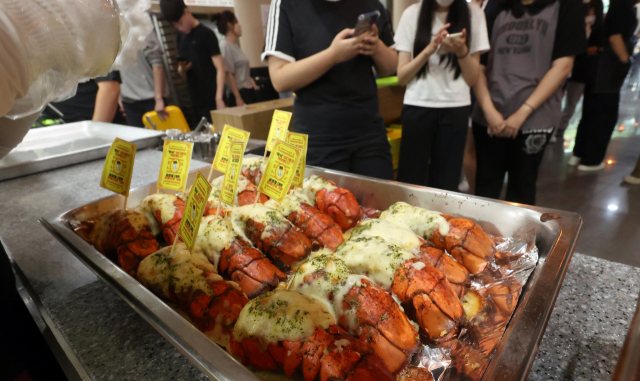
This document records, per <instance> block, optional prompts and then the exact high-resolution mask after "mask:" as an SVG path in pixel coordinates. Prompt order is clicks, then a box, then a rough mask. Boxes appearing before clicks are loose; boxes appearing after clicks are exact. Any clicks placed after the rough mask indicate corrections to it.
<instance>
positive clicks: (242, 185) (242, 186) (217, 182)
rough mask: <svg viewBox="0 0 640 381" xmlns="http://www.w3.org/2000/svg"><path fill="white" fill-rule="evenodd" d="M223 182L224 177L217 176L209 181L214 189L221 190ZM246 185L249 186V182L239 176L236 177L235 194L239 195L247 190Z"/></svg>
mask: <svg viewBox="0 0 640 381" xmlns="http://www.w3.org/2000/svg"><path fill="white" fill-rule="evenodd" d="M223 182H224V175H222V176H218V177H216V178H215V179H213V180H212V181H211V185H212V186H213V187H214V188H215V189H218V190H222V183H223ZM248 184H249V180H248V179H247V178H246V177H244V176H242V175H240V176H239V177H238V188H237V190H236V192H237V193H236V194H240V193H242V192H244V191H245V190H246V189H247V185H248ZM236 201H237V200H236Z"/></svg>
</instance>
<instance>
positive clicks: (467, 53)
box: [456, 49, 469, 60]
mask: <svg viewBox="0 0 640 381" xmlns="http://www.w3.org/2000/svg"><path fill="white" fill-rule="evenodd" d="M468 55H469V49H467V52H466V53H465V54H463V55H462V57H458V56H456V58H457V59H459V60H461V59H463V58H465V57H466V56H468Z"/></svg>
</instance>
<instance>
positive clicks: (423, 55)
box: [398, 24, 450, 86]
mask: <svg viewBox="0 0 640 381" xmlns="http://www.w3.org/2000/svg"><path fill="white" fill-rule="evenodd" d="M449 26H450V24H446V25H445V26H443V27H442V28H440V30H439V31H438V33H436V35H435V37H434V38H433V40H431V43H430V44H429V45H427V47H425V48H424V49H423V50H422V51H421V52H420V54H418V55H417V56H416V57H414V58H413V59H411V53H409V52H400V54H399V56H398V84H399V85H400V86H406V85H407V83H409V82H411V80H412V79H413V78H414V77H415V76H416V75H417V74H418V72H419V71H420V69H421V68H422V67H423V66H424V65H425V64H426V63H427V61H429V58H430V57H431V55H433V54H434V53H435V52H436V50H438V47H440V44H441V43H442V40H443V39H444V37H445V36H446V35H447V30H446V29H447V28H448V27H449Z"/></svg>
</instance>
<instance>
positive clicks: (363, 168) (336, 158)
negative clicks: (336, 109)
mask: <svg viewBox="0 0 640 381" xmlns="http://www.w3.org/2000/svg"><path fill="white" fill-rule="evenodd" d="M377 127H378V128H376V129H375V131H374V132H372V133H371V134H368V135H365V136H361V137H360V139H358V141H357V142H352V141H350V142H344V141H342V140H341V139H340V138H339V137H336V139H335V141H333V142H327V143H328V144H322V145H318V144H317V142H316V144H313V143H312V142H313V138H312V137H309V147H308V150H307V164H309V165H315V166H318V167H323V168H328V169H335V170H337V171H344V172H350V173H355V174H358V175H364V176H371V177H377V178H379V179H384V180H393V163H392V158H391V146H390V145H389V140H388V139H387V135H386V130H385V129H384V126H383V125H381V126H377Z"/></svg>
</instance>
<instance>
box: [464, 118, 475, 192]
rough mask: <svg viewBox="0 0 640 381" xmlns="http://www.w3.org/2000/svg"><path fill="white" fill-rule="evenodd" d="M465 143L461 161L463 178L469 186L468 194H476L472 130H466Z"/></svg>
mask: <svg viewBox="0 0 640 381" xmlns="http://www.w3.org/2000/svg"><path fill="white" fill-rule="evenodd" d="M467 130H468V131H467V142H466V144H465V147H464V158H463V159H462V168H463V170H464V176H465V177H466V178H467V183H468V184H469V194H475V193H476V170H477V168H478V163H477V161H476V142H475V141H474V140H473V130H472V129H471V128H467Z"/></svg>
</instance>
